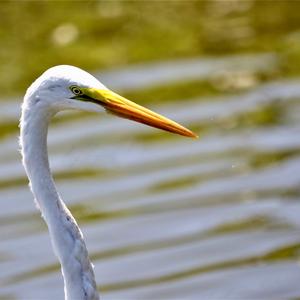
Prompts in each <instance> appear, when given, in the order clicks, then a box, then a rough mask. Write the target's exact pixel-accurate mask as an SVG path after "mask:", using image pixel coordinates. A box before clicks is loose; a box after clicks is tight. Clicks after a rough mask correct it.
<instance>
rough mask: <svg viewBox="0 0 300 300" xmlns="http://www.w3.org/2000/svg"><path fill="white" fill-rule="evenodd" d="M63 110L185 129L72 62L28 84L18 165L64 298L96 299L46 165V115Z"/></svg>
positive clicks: (88, 267)
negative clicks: (57, 263)
mask: <svg viewBox="0 0 300 300" xmlns="http://www.w3.org/2000/svg"><path fill="white" fill-rule="evenodd" d="M65 109H79V110H85V111H96V112H98V111H103V110H104V109H105V110H107V111H109V112H111V113H114V114H116V115H118V116H120V117H124V118H127V119H132V120H135V121H137V122H141V123H144V124H147V125H150V126H153V127H157V128H160V129H163V130H166V131H170V132H174V133H177V134H180V135H184V136H189V137H196V135H195V134H194V133H192V132H191V131H190V130H188V129H186V128H184V127H183V126H181V125H179V124H177V123H175V122H173V121H171V120H169V119H167V118H165V117H163V116H160V115H159V114H156V113H154V112H152V111H150V110H148V109H146V108H144V107H142V106H140V105H137V104H135V103H133V102H131V101H129V100H127V99H125V98H123V97H121V96H119V95H117V94H116V93H114V92H112V91H110V90H109V89H107V88H106V87H105V86H104V85H103V84H102V83H100V82H99V81H98V80H97V79H96V78H95V77H93V76H92V75H90V74H89V73H87V72H85V71H83V70H81V69H79V68H76V67H72V66H56V67H53V68H51V69H49V70H47V71H46V72H45V73H44V74H42V75H41V76H40V77H39V78H38V79H37V80H36V81H35V82H33V84H32V85H31V86H30V87H29V88H28V90H27V92H26V94H25V97H24V101H23V105H22V116H21V120H20V131H21V133H20V145H21V153H22V157H23V165H24V167H25V170H26V173H27V176H28V178H29V181H30V186H31V190H32V193H33V195H34V197H35V201H36V203H37V206H38V207H39V209H40V211H41V213H42V216H43V218H44V219H45V222H46V223H47V226H48V230H49V234H50V238H51V241H52V245H53V248H54V251H55V253H56V255H57V257H58V259H59V261H60V264H61V268H62V274H63V278H64V286H65V298H66V299H68V300H75V299H78V300H83V299H85V300H94V299H98V298H99V295H98V292H97V287H96V282H95V276H94V270H93V266H92V264H91V262H90V260H89V257H88V252H87V248H86V245H85V243H84V240H83V236H82V233H81V231H80V229H79V227H78V225H77V223H76V221H75V219H74V218H73V216H72V215H71V213H70V211H69V210H68V208H67V207H66V206H65V204H64V202H63V201H62V200H61V198H60V196H59V194H58V192H57V190H56V187H55V184H54V181H53V178H52V175H51V171H50V167H49V162H48V153H47V131H48V125H49V123H50V120H51V118H52V117H53V116H54V115H55V114H56V113H57V112H59V111H61V110H65Z"/></svg>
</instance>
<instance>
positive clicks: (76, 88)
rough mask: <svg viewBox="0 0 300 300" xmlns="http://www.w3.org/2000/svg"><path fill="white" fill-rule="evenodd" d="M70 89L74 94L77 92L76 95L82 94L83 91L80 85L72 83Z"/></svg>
mask: <svg viewBox="0 0 300 300" xmlns="http://www.w3.org/2000/svg"><path fill="white" fill-rule="evenodd" d="M70 90H71V91H72V93H73V94H75V95H76V96H80V95H82V94H83V93H82V91H81V89H80V88H79V87H78V86H75V85H72V86H70Z"/></svg>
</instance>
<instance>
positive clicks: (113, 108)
mask: <svg viewBox="0 0 300 300" xmlns="http://www.w3.org/2000/svg"><path fill="white" fill-rule="evenodd" d="M82 92H83V93H84V95H83V98H85V99H82V100H86V101H91V102H94V103H96V104H100V105H102V106H103V107H104V108H105V109H106V110H107V111H108V112H110V113H112V114H115V115H117V116H119V117H122V118H126V119H130V120H134V121H136V122H139V123H143V124H146V125H149V126H152V127H156V128H159V129H162V130H166V131H169V132H173V133H177V134H180V135H183V136H187V137H193V138H197V135H196V134H195V133H193V132H192V131H190V130H189V129H187V128H185V127H183V126H181V125H179V124H178V123H176V122H174V121H172V120H170V119H168V118H165V117H163V116H161V115H159V114H157V113H155V112H153V111H151V110H149V109H147V108H145V107H143V106H141V105H138V104H136V103H134V102H132V101H129V100H127V99H125V98H124V97H122V96H120V95H118V94H116V93H114V92H112V91H110V90H104V89H94V88H83V89H82Z"/></svg>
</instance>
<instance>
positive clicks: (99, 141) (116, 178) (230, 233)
mask: <svg viewBox="0 0 300 300" xmlns="http://www.w3.org/2000/svg"><path fill="white" fill-rule="evenodd" d="M299 11H300V2H298V1H276V2H274V1H261V0H257V1H246V0H245V1H241V0H240V1H230V0H226V1H84V2H81V1H76V2H75V1H73V2H64V1H59V2H57V1H53V2H51V1H49V2H47V1H40V2H37V1H33V2H29V1H15V2H14V1H2V2H1V3H0V15H1V21H0V22H1V26H0V38H1V46H0V66H1V67H0V89H1V99H0V100H1V102H0V103H1V104H0V105H1V109H0V200H1V210H0V224H1V227H0V231H1V233H0V236H1V243H0V270H1V271H0V298H1V299H62V298H63V282H62V277H61V274H60V267H59V264H58V262H57V259H56V257H55V256H54V254H53V251H52V248H51V244H50V241H49V237H48V232H47V228H46V226H45V224H44V222H43V220H42V219H41V217H40V213H39V212H38V211H37V209H36V207H35V204H34V202H33V200H32V198H33V197H32V195H31V194H30V192H29V189H28V182H27V178H26V176H25V172H24V170H23V168H22V165H21V162H20V154H19V152H18V119H19V116H20V104H21V102H22V97H23V95H24V93H25V90H26V88H27V87H28V86H29V85H30V84H31V82H32V81H33V80H34V79H35V78H36V77H38V76H39V75H40V74H41V73H42V72H43V71H44V70H46V69H47V68H49V67H51V66H54V65H58V64H71V65H75V66H78V67H81V68H83V69H86V70H88V71H90V72H92V73H93V74H94V75H95V76H97V77H98V78H99V79H100V80H101V81H102V82H103V83H104V84H105V85H107V86H109V87H110V88H113V89H114V90H115V91H116V92H118V93H120V94H122V95H124V96H126V97H128V98H129V99H131V100H133V101H135V102H138V103H141V104H143V105H145V106H147V107H149V108H151V109H153V110H156V111H158V112H159V113H162V114H165V115H167V116H168V117H171V118H173V119H175V120H176V121H178V122H180V123H182V124H184V125H185V126H187V127H189V128H190V129H192V130H194V131H195V132H196V133H198V134H199V135H200V139H199V140H191V139H186V138H183V137H180V136H173V135H171V134H168V133H164V132H159V131H157V130H155V129H152V128H146V127H144V126H142V125H140V124H134V123H132V122H129V121H126V120H121V119H118V118H115V117H113V116H107V115H105V114H103V115H100V116H99V115H96V114H86V113H74V112H72V113H71V112H70V113H64V114H62V115H58V116H57V117H56V118H55V119H54V120H53V124H52V126H51V129H50V132H49V152H50V153H49V154H50V161H51V167H52V171H53V174H54V177H55V180H56V182H57V185H58V188H59V191H60V193H61V195H62V197H63V199H64V200H65V201H66V203H67V205H68V206H69V208H70V210H71V211H72V213H73V214H74V215H75V217H76V219H77V220H78V222H79V225H80V227H81V228H82V231H83V233H84V235H85V239H86V242H87V246H88V249H89V251H90V257H91V259H92V261H93V263H94V265H95V272H96V278H97V283H98V287H99V290H100V291H101V292H102V298H103V299H113V300H116V299H175V298H178V299H200V298H201V299H275V298H276V299H300V286H299V282H300V260H299V258H300V217H299V216H300V203H299V195H300V189H299V183H300V139H299V136H300V15H299Z"/></svg>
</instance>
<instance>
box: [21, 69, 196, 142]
mask: <svg viewBox="0 0 300 300" xmlns="http://www.w3.org/2000/svg"><path fill="white" fill-rule="evenodd" d="M24 99H25V105H27V106H39V107H41V108H43V109H47V110H49V111H53V112H58V111H61V110H66V109H77V110H84V111H95V112H100V111H103V110H106V111H107V112H109V113H112V114H114V115H117V116H119V117H122V118H126V119H131V120H134V121H137V122H140V123H143V124H146V125H149V126H152V127H156V128H160V129H163V130H166V131H170V132H173V133H177V134H180V135H184V136H188V137H196V135H195V134H194V133H193V132H191V131H190V130H188V129H186V128H185V127H183V126H181V125H179V124H178V123H176V122H174V121H172V120H170V119H167V118H165V117H163V116H161V115H159V114H157V113H154V112H153V111H151V110H149V109H147V108H145V107H142V106H140V105H138V104H136V103H134V102H132V101H129V100H127V99H125V98H124V97H122V96H120V95H118V94H116V93H114V92H113V91H111V90H109V89H108V88H106V87H105V86H104V85H103V84H102V83H101V82H100V81H99V80H98V79H96V78H95V77H94V76H92V75H91V74H89V73H87V72H85V71H83V70H81V69H79V68H76V67H73V66H67V65H61V66H56V67H53V68H50V69H48V70H47V71H46V72H44V73H43V74H42V75H41V76H40V77H39V78H38V79H37V80H36V81H35V82H33V84H32V85H31V86H30V87H29V88H28V90H27V92H26V95H25V98H24Z"/></svg>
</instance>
